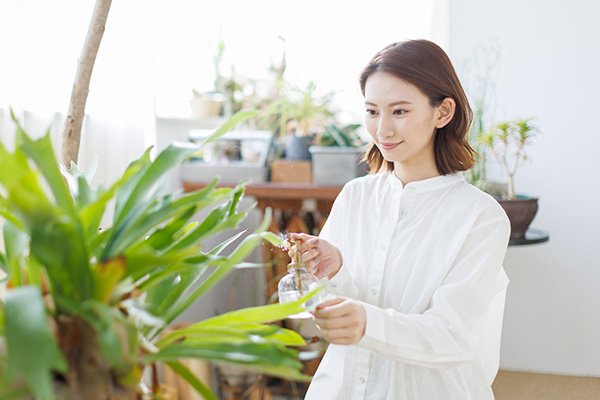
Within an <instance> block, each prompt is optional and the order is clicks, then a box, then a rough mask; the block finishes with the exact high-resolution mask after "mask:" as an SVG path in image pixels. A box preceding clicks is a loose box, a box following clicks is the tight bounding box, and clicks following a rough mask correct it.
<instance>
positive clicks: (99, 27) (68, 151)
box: [60, 0, 112, 168]
mask: <svg viewBox="0 0 600 400" xmlns="http://www.w3.org/2000/svg"><path fill="white" fill-rule="evenodd" d="M111 2H112V0H96V4H95V6H94V12H93V14H92V19H91V21H90V25H89V27H88V32H87V36H86V38H85V42H84V45H83V49H82V51H81V55H80V57H79V60H78V65H77V72H76V74H75V81H74V83H73V90H72V91H71V102H70V103H69V111H68V112H67V118H66V120H65V126H64V129H63V133H62V146H61V157H60V158H61V160H62V162H63V163H64V164H65V166H67V168H69V167H70V165H71V161H73V162H75V163H77V159H78V156H79V143H80V141H81V127H82V126H83V117H84V116H85V103H86V101H87V96H88V93H89V88H90V80H91V77H92V70H93V68H94V62H95V61H96V55H97V54H98V49H99V48H100V42H101V41H102V36H103V34H104V30H105V27H106V19H107V17H108V11H109V10H110V5H111Z"/></svg>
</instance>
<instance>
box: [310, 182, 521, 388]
mask: <svg viewBox="0 0 600 400" xmlns="http://www.w3.org/2000/svg"><path fill="white" fill-rule="evenodd" d="M509 235H510V224H509V221H508V218H507V217H506V214H505V213H504V211H503V210H502V208H501V207H500V205H499V204H498V202H497V201H496V200H494V199H493V198H492V197H491V196H489V195H487V194H486V193H484V192H482V191H480V190H479V189H477V188H475V187H474V186H472V185H470V184H468V183H467V182H466V181H465V179H464V178H463V176H462V175H461V174H452V175H445V176H438V177H435V178H431V179H426V180H423V181H419V182H412V183H409V184H407V185H406V187H403V185H402V182H401V181H400V180H399V179H398V178H396V176H395V175H394V174H393V173H388V172H385V173H380V174H377V175H368V176H366V177H361V178H357V179H355V180H353V181H351V182H349V183H348V184H346V186H345V187H344V188H343V190H342V191H341V193H340V195H339V196H338V198H337V199H336V201H335V203H334V205H333V208H332V211H331V214H330V216H329V218H328V220H327V222H326V224H325V226H324V227H323V230H322V232H321V234H320V236H321V237H322V238H324V239H326V240H328V241H330V242H331V243H332V244H334V245H335V246H337V247H338V248H339V249H340V250H341V252H342V255H343V258H344V264H343V266H342V268H341V269H340V271H339V272H338V273H337V274H336V275H335V276H334V277H333V278H332V279H331V280H330V281H325V282H326V286H327V290H328V291H329V292H331V293H333V294H336V295H340V296H345V297H351V298H354V299H356V300H359V301H360V302H361V303H362V304H363V306H364V308H365V311H366V317H367V321H366V328H365V335H364V337H363V338H362V339H361V340H360V341H359V342H358V343H357V344H355V345H351V346H344V345H330V346H329V348H328V349H327V352H326V354H325V356H324V357H323V360H322V362H321V364H320V366H319V368H318V370H317V373H316V374H315V377H314V378H313V381H312V383H311V385H310V387H309V390H308V393H307V396H306V399H310V400H336V399H339V400H351V399H373V400H384V399H387V400H402V399H406V400H469V399H472V400H487V399H493V398H494V396H493V393H492V390H491V384H492V382H493V380H494V377H495V375H496V373H497V371H498V366H499V350H500V334H501V326H502V316H503V312H504V299H505V295H506V287H507V284H508V278H507V277H506V274H505V273H504V270H503V268H502V261H503V259H504V254H505V252H506V246H507V244H508V239H509Z"/></svg>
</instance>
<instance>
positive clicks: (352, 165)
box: [309, 123, 367, 185]
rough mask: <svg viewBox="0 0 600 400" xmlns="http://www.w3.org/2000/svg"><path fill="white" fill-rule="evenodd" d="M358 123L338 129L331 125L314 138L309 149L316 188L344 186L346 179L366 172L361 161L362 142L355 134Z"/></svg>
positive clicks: (365, 167)
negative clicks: (313, 142) (313, 143)
mask: <svg viewBox="0 0 600 400" xmlns="http://www.w3.org/2000/svg"><path fill="white" fill-rule="evenodd" d="M359 127H360V125H359V124H349V125H346V126H344V127H341V128H340V127H338V126H337V125H336V124H334V123H331V124H329V125H327V126H326V128H325V131H324V132H323V133H321V134H319V135H317V137H316V141H315V143H316V144H315V145H314V146H310V148H309V151H310V153H311V156H312V172H313V179H314V182H315V183H316V184H317V185H343V184H345V183H346V182H348V181H349V180H351V179H353V178H356V177H357V176H361V175H364V174H366V173H367V165H366V163H364V162H361V160H362V158H363V156H364V152H365V147H364V146H365V143H364V142H363V140H362V139H361V138H360V137H359V136H358V135H357V134H356V130H357V129H358V128H359Z"/></svg>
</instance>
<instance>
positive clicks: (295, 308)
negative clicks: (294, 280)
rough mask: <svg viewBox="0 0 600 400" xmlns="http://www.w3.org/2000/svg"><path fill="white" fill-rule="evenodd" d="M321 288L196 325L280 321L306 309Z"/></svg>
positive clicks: (223, 315)
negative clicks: (288, 301) (285, 300)
mask: <svg viewBox="0 0 600 400" xmlns="http://www.w3.org/2000/svg"><path fill="white" fill-rule="evenodd" d="M319 290H321V289H317V290H313V291H312V292H310V293H308V294H307V295H305V296H302V297H301V298H299V299H298V300H296V301H294V302H290V303H284V304H269V305H267V306H259V307H248V308H243V309H241V310H236V311H232V312H229V313H227V314H222V315H218V316H215V317H212V318H208V319H206V320H204V321H201V322H198V323H197V324H195V326H198V327H206V326H236V325H244V324H250V323H261V324H263V323H269V322H274V321H279V320H281V319H284V318H286V317H287V316H289V315H292V314H298V313H300V312H302V311H305V310H306V308H305V307H304V306H303V304H304V303H305V302H306V301H307V300H308V299H310V298H311V297H313V296H314V295H315V294H317V293H318V292H319Z"/></svg>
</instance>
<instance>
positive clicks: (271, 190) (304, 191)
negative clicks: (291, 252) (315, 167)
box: [183, 182, 342, 201]
mask: <svg viewBox="0 0 600 400" xmlns="http://www.w3.org/2000/svg"><path fill="white" fill-rule="evenodd" d="M206 184H207V183H201V182H183V190H184V191H186V192H193V191H195V190H198V189H201V188H203V187H204V186H206ZM219 186H225V187H234V186H235V184H219ZM341 190H342V187H341V186H319V185H315V184H312V183H295V182H265V183H252V184H250V185H248V186H246V191H245V192H246V195H247V196H254V197H256V198H258V199H274V200H304V199H314V200H327V201H333V200H335V198H336V197H337V195H338V194H339V193H340V191H341Z"/></svg>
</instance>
